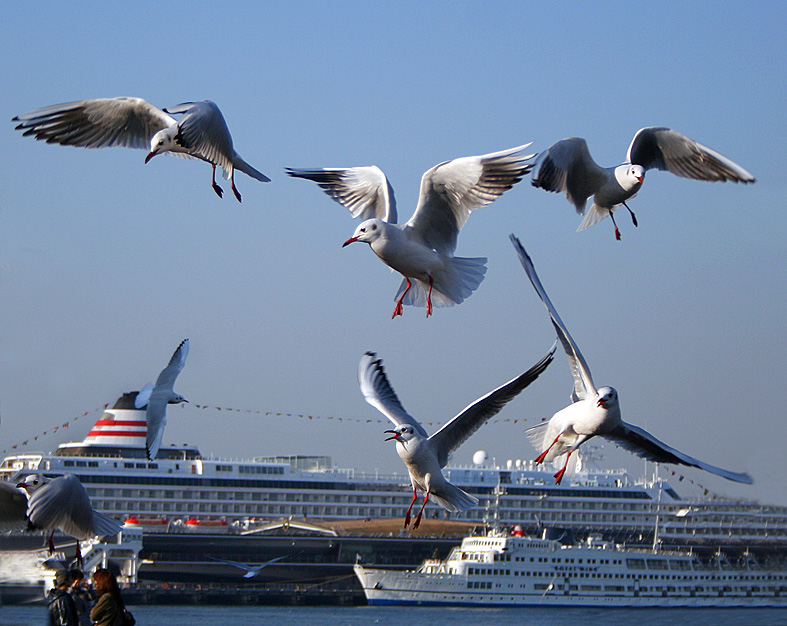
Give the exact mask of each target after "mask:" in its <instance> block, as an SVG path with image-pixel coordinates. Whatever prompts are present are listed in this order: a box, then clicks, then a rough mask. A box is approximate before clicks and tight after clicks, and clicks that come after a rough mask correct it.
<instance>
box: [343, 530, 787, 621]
mask: <svg viewBox="0 0 787 626" xmlns="http://www.w3.org/2000/svg"><path fill="white" fill-rule="evenodd" d="M355 573H356V576H357V577H358V580H359V581H360V582H361V586H362V587H363V590H364V594H365V595H366V598H367V601H368V602H369V604H371V605H384V604H389V605H445V606H603V607H647V606H653V607H655V606H658V607H669V606H675V607H678V606H697V607H698V606H706V607H722V606H747V607H754V606H761V607H764V606H787V570H785V569H784V568H783V567H778V568H770V569H766V568H764V567H762V566H761V565H760V564H758V563H757V562H756V561H755V560H753V559H751V558H747V559H745V560H743V561H742V562H741V563H736V564H735V565H732V564H730V563H729V562H725V561H723V560H721V559H711V560H709V561H705V562H703V561H702V560H700V558H699V557H697V556H696V555H693V554H691V553H689V552H668V551H647V550H634V549H626V548H623V547H621V546H617V545H615V544H612V543H608V542H600V541H593V540H588V541H586V542H584V543H583V544H581V545H568V546H566V545H562V544H561V543H560V542H558V541H552V540H547V539H531V538H528V537H525V536H521V534H520V536H505V535H502V534H500V533H490V534H488V535H487V536H484V537H467V538H465V539H464V540H463V541H462V544H461V546H458V547H456V548H454V549H453V550H452V551H451V553H450V554H449V556H448V558H447V559H446V560H444V561H439V560H428V561H426V562H424V564H423V565H422V566H421V567H420V568H419V569H417V570H411V571H401V570H393V569H385V568H379V567H374V566H369V567H366V566H363V565H360V564H356V565H355Z"/></svg>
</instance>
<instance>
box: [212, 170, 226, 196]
mask: <svg viewBox="0 0 787 626" xmlns="http://www.w3.org/2000/svg"><path fill="white" fill-rule="evenodd" d="M211 166H212V167H213V177H212V178H211V181H210V184H211V186H212V187H213V191H215V192H216V194H217V195H218V196H219V198H221V197H222V196H223V195H224V190H223V189H222V188H221V187H219V186H218V185H217V184H216V164H215V163H211Z"/></svg>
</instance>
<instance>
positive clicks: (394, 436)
mask: <svg viewBox="0 0 787 626" xmlns="http://www.w3.org/2000/svg"><path fill="white" fill-rule="evenodd" d="M351 243H352V242H351ZM384 432H386V433H393V435H391V436H390V437H388V438H387V439H386V441H391V439H396V440H397V441H398V440H399V433H397V432H396V431H395V430H386V431H384Z"/></svg>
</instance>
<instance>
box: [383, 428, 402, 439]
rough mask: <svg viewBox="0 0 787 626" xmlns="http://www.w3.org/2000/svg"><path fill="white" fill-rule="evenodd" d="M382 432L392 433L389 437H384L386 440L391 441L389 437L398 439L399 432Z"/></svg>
mask: <svg viewBox="0 0 787 626" xmlns="http://www.w3.org/2000/svg"><path fill="white" fill-rule="evenodd" d="M383 432H386V433H393V434H392V435H391V436H390V437H388V438H386V441H391V439H396V440H397V441H398V440H399V433H397V432H396V431H395V430H386V431H383Z"/></svg>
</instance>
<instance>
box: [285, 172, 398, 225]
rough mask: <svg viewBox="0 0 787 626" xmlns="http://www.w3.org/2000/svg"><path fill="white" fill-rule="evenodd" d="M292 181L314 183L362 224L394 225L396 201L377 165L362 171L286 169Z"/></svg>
mask: <svg viewBox="0 0 787 626" xmlns="http://www.w3.org/2000/svg"><path fill="white" fill-rule="evenodd" d="M285 171H286V172H287V174H289V175H290V176H292V177H293V178H304V179H306V180H311V181H314V182H315V183H317V184H318V185H319V186H320V188H321V189H322V190H323V191H325V193H327V194H328V195H329V196H330V197H331V198H333V199H334V200H335V201H336V202H338V203H339V204H341V205H342V206H344V207H346V208H347V209H349V210H350V213H352V216H353V217H359V218H361V220H368V219H372V218H375V217H376V218H377V219H381V220H383V221H385V222H388V223H389V224H396V221H397V214H396V199H395V197H394V192H393V188H392V187H391V185H390V183H389V182H388V179H387V178H386V176H385V174H384V173H383V171H382V170H381V169H380V168H379V167H377V166H376V165H368V166H365V167H324V168H317V169H295V168H291V167H287V168H285Z"/></svg>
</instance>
